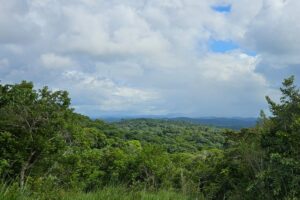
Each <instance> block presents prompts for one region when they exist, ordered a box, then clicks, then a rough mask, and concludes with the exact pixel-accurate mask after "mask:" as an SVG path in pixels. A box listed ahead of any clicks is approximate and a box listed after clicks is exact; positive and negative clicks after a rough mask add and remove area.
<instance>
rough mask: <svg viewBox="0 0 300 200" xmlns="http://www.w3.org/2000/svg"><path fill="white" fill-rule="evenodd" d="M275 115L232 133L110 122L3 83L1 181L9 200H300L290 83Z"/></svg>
mask: <svg viewBox="0 0 300 200" xmlns="http://www.w3.org/2000/svg"><path fill="white" fill-rule="evenodd" d="M281 92H282V97H281V99H280V102H279V103H275V102H273V101H272V100H271V99H270V98H268V97H267V101H268V103H269V105H270V110H271V112H272V116H271V117H266V116H265V114H264V113H261V118H260V120H259V122H258V124H257V126H256V127H253V128H251V129H242V130H241V131H232V130H225V129H218V128H212V127H205V126H200V125H195V124H190V123H187V122H174V121H173V122H172V121H168V120H150V119H138V120H128V121H121V122H118V123H112V124H108V123H105V122H103V121H101V120H91V119H89V118H88V117H86V116H82V115H80V114H77V113H75V112H74V110H73V109H72V108H70V102H71V101H70V98H69V97H68V93H67V92H65V91H51V90H49V89H48V88H47V87H44V88H42V89H39V90H35V89H34V87H33V84H32V83H31V82H26V81H23V82H21V83H20V84H13V85H8V84H6V85H0V176H1V178H2V185H6V187H7V189H6V190H5V192H3V191H2V192H1V190H0V197H2V198H5V197H8V196H9V195H11V193H13V192H14V191H16V190H18V191H19V190H21V191H26V192H25V193H24V194H23V195H24V196H26V197H28V198H30V197H31V198H38V199H62V198H63V196H62V195H63V194H65V192H68V191H77V192H82V193H92V192H95V191H102V190H103V188H105V187H107V186H110V187H122V188H126V190H127V191H128V193H130V191H159V190H172V191H173V192H176V193H177V194H178V195H179V193H180V195H181V196H184V197H186V199H249V200H250V199H251V200H252V199H298V198H300V189H299V185H300V163H299V155H300V92H299V89H298V88H297V87H296V86H295V85H294V78H293V77H290V78H288V79H286V80H285V81H284V82H283V86H282V88H281Z"/></svg>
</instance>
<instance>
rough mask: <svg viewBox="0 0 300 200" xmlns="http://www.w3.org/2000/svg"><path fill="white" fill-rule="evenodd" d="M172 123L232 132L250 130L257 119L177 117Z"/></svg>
mask: <svg viewBox="0 0 300 200" xmlns="http://www.w3.org/2000/svg"><path fill="white" fill-rule="evenodd" d="M171 120H174V121H185V122H191V123H194V124H202V125H208V126H215V127H219V128H229V129H234V130H240V129H242V128H250V127H253V126H255V125H256V123H257V120H258V119H257V118H254V117H253V118H242V117H230V118H227V117H202V118H189V117H177V118H172V119H171Z"/></svg>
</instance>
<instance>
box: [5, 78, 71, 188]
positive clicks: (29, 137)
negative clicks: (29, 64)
mask: <svg viewBox="0 0 300 200" xmlns="http://www.w3.org/2000/svg"><path fill="white" fill-rule="evenodd" d="M69 105H70V99H69V97H68V93H67V92H65V91H55V92H52V91H50V90H49V89H48V88H47V87H44V88H42V89H39V90H35V89H34V87H33V84H32V83H31V82H26V81H23V82H21V83H20V84H14V85H8V84H7V85H0V134H1V135H0V149H1V150H0V158H2V160H5V162H6V163H8V164H9V166H10V169H11V172H7V173H8V174H6V176H9V177H14V176H15V174H18V178H19V184H20V186H21V187H24V183H25V181H26V177H27V176H28V174H29V172H30V171H31V170H32V169H33V167H34V166H36V170H43V168H41V167H40V168H38V167H37V166H42V165H43V164H44V165H48V164H49V162H51V160H52V158H53V157H54V156H55V154H56V153H57V152H59V151H60V150H61V149H62V148H63V147H64V142H65V136H66V129H65V123H66V122H67V119H68V116H69V114H70V113H71V112H72V110H71V109H70V108H69ZM15 178H17V177H15Z"/></svg>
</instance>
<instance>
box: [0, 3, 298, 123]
mask: <svg viewBox="0 0 300 200" xmlns="http://www.w3.org/2000/svg"><path fill="white" fill-rule="evenodd" d="M299 8H300V1H299V0H122V1H121V0H119V1H118V0H72V1H70V0H22V1H20V0H9V1H8V0H0V80H1V83H2V84H6V83H18V82H20V81H21V80H29V81H33V82H34V84H35V86H36V87H37V88H40V87H43V86H45V85H47V86H49V87H50V88H51V89H52V90H67V91H69V94H70V97H71V98H72V107H74V108H75V110H76V112H79V113H82V114H85V115H88V116H91V117H113V116H141V115H149V116H150V115H162V116H164V115H167V116H187V117H204V116H216V117H233V116H234V117H255V116H258V114H259V111H260V110H261V109H263V110H267V109H268V106H267V104H266V101H265V96H266V95H269V96H271V97H272V98H274V99H278V97H279V95H280V94H279V92H278V88H279V87H280V85H281V82H282V80H283V78H286V77H288V76H290V75H292V74H293V75H295V76H296V80H297V83H300V81H299V80H298V79H300V56H299V55H300V39H299V35H300V23H299V19H300V12H299ZM297 78H298V79H297Z"/></svg>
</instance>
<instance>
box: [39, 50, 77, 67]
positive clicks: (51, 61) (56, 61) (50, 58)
mask: <svg viewBox="0 0 300 200" xmlns="http://www.w3.org/2000/svg"><path fill="white" fill-rule="evenodd" d="M40 60H41V63H42V65H43V66H44V67H46V68H48V69H64V68H70V67H75V66H76V63H75V62H74V61H72V60H71V59H70V58H68V57H64V56H59V55H56V54H53V53H47V54H43V55H41V58H40Z"/></svg>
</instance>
